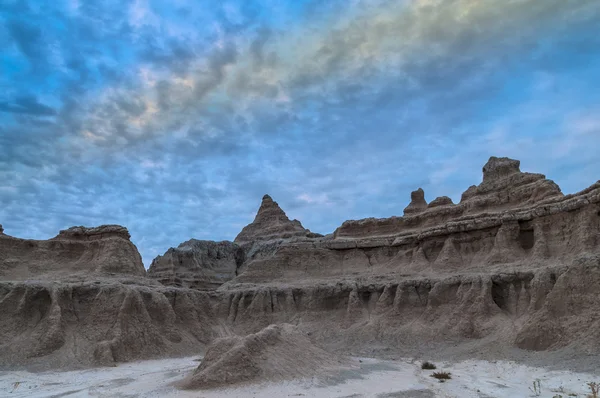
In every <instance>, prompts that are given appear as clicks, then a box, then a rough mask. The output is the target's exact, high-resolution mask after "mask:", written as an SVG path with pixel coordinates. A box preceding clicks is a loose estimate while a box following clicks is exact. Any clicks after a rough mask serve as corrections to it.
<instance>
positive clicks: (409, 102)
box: [0, 0, 600, 263]
mask: <svg viewBox="0 0 600 398" xmlns="http://www.w3.org/2000/svg"><path fill="white" fill-rule="evenodd" d="M32 4H33V3H32ZM60 4H62V3H60ZM60 4H59V3H56V4H54V3H49V4H48V5H47V6H44V7H41V6H38V7H33V6H31V7H29V8H27V9H24V8H22V9H19V10H16V9H14V7H12V6H11V9H10V11H9V12H8V13H7V14H6V16H5V15H2V18H4V19H5V20H7V21H9V20H10V21H9V22H10V23H11V24H13V25H14V26H17V30H16V33H17V36H19V37H20V39H19V40H21V41H22V43H19V42H18V41H17V40H16V39H14V40H13V41H14V43H13V44H12V47H10V46H9V47H10V48H11V49H12V50H11V51H7V52H5V54H7V55H4V54H3V58H2V59H3V66H2V68H3V69H2V70H3V71H6V73H3V74H0V87H2V88H5V87H6V88H7V90H5V92H6V94H5V95H6V97H5V98H4V100H3V101H2V102H1V103H0V181H1V182H0V200H1V201H2V203H3V206H2V207H0V222H1V223H2V224H3V225H4V227H5V229H6V231H7V232H8V233H11V234H14V235H17V236H24V237H35V238H47V237H49V236H53V235H55V234H56V232H57V231H58V230H59V229H62V228H66V227H69V226H71V225H81V224H83V225H98V224H104V223H118V224H123V225H126V226H127V227H128V228H129V229H130V231H131V233H132V237H133V241H134V242H135V243H136V244H137V245H138V247H139V249H140V251H141V252H142V254H143V256H144V261H145V262H146V263H149V262H150V261H151V259H152V258H153V257H154V256H155V255H157V254H161V253H163V252H164V251H165V250H166V249H167V248H168V247H169V246H175V245H177V244H178V243H180V242H181V241H184V240H187V239H189V238H191V237H196V238H202V239H217V240H218V239H232V238H233V237H234V236H235V235H236V234H237V233H238V232H239V230H240V229H241V227H242V226H243V225H245V223H248V222H250V221H252V218H253V216H254V212H255V211H256V209H257V207H258V205H259V201H260V198H261V197H262V195H263V194H265V193H269V194H271V195H272V196H273V197H274V198H275V199H276V200H277V201H278V202H279V203H280V204H281V205H282V207H283V208H284V209H285V210H286V211H287V212H288V215H289V216H290V217H291V218H297V219H299V220H301V221H302V223H303V225H305V226H306V227H307V228H310V229H311V230H314V231H316V232H322V233H328V232H332V231H333V230H334V229H335V227H337V226H338V225H339V224H341V222H343V221H344V220H345V219H348V218H354V219H356V218H363V217H370V216H376V217H387V216H391V215H399V214H402V209H403V208H404V207H405V206H406V205H407V204H408V201H409V194H410V191H411V190H413V189H415V188H417V187H419V186H422V187H423V188H425V191H426V195H427V198H428V199H429V200H431V199H433V198H434V197H435V196H439V195H449V196H451V197H452V198H453V199H455V201H456V200H457V199H459V198H460V193H461V192H462V191H464V190H465V189H466V188H467V187H468V186H469V185H472V184H474V183H478V182H479V181H480V178H481V166H482V165H483V164H484V163H485V161H486V160H487V158H488V157H489V156H490V155H499V156H504V155H506V156H512V157H516V158H520V159H521V160H522V164H523V169H525V170H528V171H539V172H544V173H546V174H548V176H549V177H551V178H554V179H556V180H557V181H558V182H559V183H560V184H561V185H562V186H563V189H564V190H565V191H566V192H572V191H575V190H578V189H581V188H583V187H585V186H586V185H589V184H591V182H592V181H594V180H595V179H597V178H598V176H596V175H595V174H594V173H596V172H597V170H598V169H600V164H598V161H597V160H595V158H596V157H597V156H595V154H596V153H597V152H598V151H599V150H600V142H599V141H598V137H599V135H598V134H597V121H596V118H595V116H594V115H595V114H596V113H597V109H596V107H595V105H594V104H597V103H598V101H599V100H600V98H599V97H598V94H596V93H595V91H594V90H593V88H592V87H591V85H590V84H589V82H590V81H597V79H598V78H600V76H599V74H598V73H599V72H598V71H599V70H600V60H599V59H598V57H597V55H596V54H597V53H598V51H594V50H598V49H600V43H599V42H598V40H597V37H596V36H594V35H595V32H596V31H595V29H594V24H595V23H597V22H599V21H600V17H599V14H598V10H599V9H600V5H598V3H597V2H595V1H586V0H584V1H578V2H564V1H558V0H548V1H534V0H519V1H511V2H497V1H491V0H479V1H473V0H429V1H425V0H421V1H387V0H377V1H375V0H368V1H367V0H359V1H355V2H341V1H338V2H327V4H324V3H323V2H318V1H312V2H308V3H307V4H304V3H302V4H300V2H290V3H285V2H271V1H267V0H265V1H262V0H257V1H255V2H235V1H232V2H228V3H227V5H226V6H224V7H220V6H219V7H212V6H211V7H206V6H202V5H199V4H198V2H194V1H188V0H178V1H176V2H168V3H167V2H161V1H152V2H133V1H132V2H129V1H126V2H117V1H85V2H79V3H78V4H73V3H65V4H63V5H60ZM61 7H62V8H61ZM5 9H6V7H5ZM146 16H150V19H145V18H146ZM23 21H27V22H26V23H25V22H23ZM13 25H10V26H13ZM7 26H9V25H7ZM23 27H25V28H23ZM30 27H39V30H38V31H36V30H35V29H34V30H31V31H29V32H28V31H27V29H29V28H30ZM19 29H21V30H23V29H25V30H23V31H21V32H19ZM13 30H14V29H13ZM13 33H14V32H13ZM12 37H13V36H12V34H11V38H12ZM0 45H1V43H0ZM23 54H24V55H26V56H27V57H29V58H28V59H30V57H31V56H37V57H38V58H39V67H38V70H37V71H36V72H35V73H34V72H33V71H31V70H27V68H22V67H21V66H22V65H23V63H24V62H28V61H23V56H22V55H23ZM27 54H29V55H27ZM48 54H55V55H54V56H53V57H54V58H52V57H50V56H49V55H48ZM46 58H47V59H46ZM60 60H64V62H62V61H61V62H59V61H60ZM23 93H27V96H24V95H23Z"/></svg>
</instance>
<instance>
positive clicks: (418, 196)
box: [404, 188, 427, 215]
mask: <svg viewBox="0 0 600 398" xmlns="http://www.w3.org/2000/svg"><path fill="white" fill-rule="evenodd" d="M426 208H427V201H426V200H425V191H423V189H422V188H419V189H417V190H416V191H412V192H411V194H410V204H409V205H408V206H406V208H405V209H404V214H405V215H406V214H414V213H420V212H422V211H423V210H425V209H426Z"/></svg>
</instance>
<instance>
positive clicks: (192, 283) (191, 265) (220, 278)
mask: <svg viewBox="0 0 600 398" xmlns="http://www.w3.org/2000/svg"><path fill="white" fill-rule="evenodd" d="M244 259H245V253H244V250H243V249H242V248H241V247H240V246H238V245H236V244H235V243H232V242H226V241H224V242H212V241H204V240H195V239H192V240H189V241H187V242H184V243H182V244H180V245H179V246H178V247H177V248H170V249H169V250H167V252H166V253H165V254H164V255H162V256H158V257H156V258H155V259H154V260H153V261H152V264H151V265H150V268H149V269H148V276H149V277H150V278H153V279H156V280H158V281H159V282H160V283H162V284H163V285H167V286H180V287H188V288H195V289H215V288H217V287H219V286H220V285H222V284H223V283H225V282H227V281H229V280H231V279H233V278H234V277H235V276H236V275H237V270H238V268H239V267H240V266H241V265H242V263H243V262H244Z"/></svg>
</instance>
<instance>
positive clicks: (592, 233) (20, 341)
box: [0, 158, 600, 366]
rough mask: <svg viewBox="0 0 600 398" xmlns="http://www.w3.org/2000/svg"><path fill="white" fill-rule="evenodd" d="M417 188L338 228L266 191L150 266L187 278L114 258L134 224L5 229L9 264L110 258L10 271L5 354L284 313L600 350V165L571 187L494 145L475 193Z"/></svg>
mask: <svg viewBox="0 0 600 398" xmlns="http://www.w3.org/2000/svg"><path fill="white" fill-rule="evenodd" d="M421 199H422V200H421ZM413 202H414V206H412V208H414V209H415V210H409V211H408V212H407V214H406V215H405V216H404V217H391V218H388V219H366V220H358V221H347V222H345V223H343V224H342V226H340V227H339V228H338V229H337V230H336V231H335V233H334V234H333V235H328V236H326V237H323V236H317V235H315V234H312V233H310V232H309V231H308V230H306V229H304V228H303V227H302V226H301V225H300V223H299V222H294V221H290V220H289V219H288V218H287V216H285V213H284V212H283V211H282V210H281V209H280V208H279V206H277V204H276V203H275V202H273V201H272V200H271V199H270V198H269V197H265V198H264V199H263V203H262V205H261V208H260V209H259V212H258V213H259V214H257V216H256V219H255V220H254V222H253V223H252V224H250V225H249V226H247V227H246V228H244V230H243V231H242V232H241V233H240V235H238V237H237V238H236V242H235V243H230V242H225V243H223V242H222V243H215V242H202V241H194V240H192V241H189V242H186V243H184V244H182V245H180V247H179V248H177V249H170V250H169V251H167V253H165V255H163V256H159V257H158V258H157V259H156V260H155V262H154V263H153V265H152V267H151V270H150V271H149V275H150V276H152V277H153V278H155V279H157V280H159V281H161V282H162V283H163V284H166V285H175V286H181V287H174V286H167V287H165V286H161V285H160V284H158V282H156V281H155V280H154V279H151V278H142V277H137V279H135V278H134V277H133V276H129V275H136V273H135V272H129V273H128V272H124V273H123V274H122V277H121V278H120V279H119V278H116V276H115V275H117V274H114V273H113V274H112V275H111V272H105V271H106V270H107V269H112V268H111V267H109V266H108V264H121V265H120V266H119V267H120V269H124V270H128V269H130V268H133V269H135V267H132V266H127V264H137V263H136V261H137V260H135V259H136V258H138V256H139V255H138V254H137V250H135V246H133V245H132V244H131V242H129V241H128V237H127V239H125V237H124V235H123V233H122V231H121V232H119V231H118V230H114V231H111V232H109V230H110V229H106V228H104V229H103V228H100V231H103V232H99V231H96V230H94V231H92V230H84V232H81V233H80V232H79V230H73V231H71V232H68V233H64V234H63V233H61V234H59V236H58V237H57V238H56V239H52V240H49V241H25V240H19V239H16V238H11V237H8V236H6V235H0V248H3V250H2V251H0V270H1V271H2V273H0V278H2V279H3V280H7V279H11V278H12V279H19V278H21V279H24V278H27V277H28V276H26V277H23V275H34V276H35V277H36V278H40V279H44V280H46V281H48V280H54V279H52V278H56V275H60V272H58V271H59V268H60V264H61V263H64V266H65V267H66V268H65V269H66V270H67V271H68V272H67V273H69V272H72V271H76V272H79V271H81V270H84V269H85V270H96V271H95V272H93V273H92V272H90V282H89V283H86V284H85V285H82V284H81V283H80V284H67V283H61V284H57V283H54V282H53V283H47V282H35V283H34V282H18V283H16V282H15V283H13V282H2V283H0V313H3V314H9V316H7V317H2V318H1V319H0V342H3V343H4V344H3V345H1V346H0V363H1V364H7V365H6V366H10V364H11V363H12V364H24V365H28V364H32V363H33V364H42V363H45V362H44V360H45V358H48V359H50V360H52V361H54V362H56V361H58V360H59V361H58V362H57V363H61V364H62V363H65V362H67V361H66V360H65V358H72V359H73V361H75V362H77V363H81V364H83V365H84V366H85V365H89V364H92V363H111V361H125V360H132V359H137V358H147V357H152V356H160V355H179V354H180V353H183V352H185V353H186V354H189V353H190V352H197V351H200V350H202V349H203V348H204V347H205V344H207V343H209V342H210V341H211V340H212V339H213V338H215V337H219V336H228V335H231V334H238V335H240V336H242V335H245V334H247V333H257V332H259V331H260V330H261V329H263V328H265V327H267V326H268V325H270V324H272V323H292V324H294V325H296V326H297V328H299V329H300V331H301V332H310V333H311V338H314V339H315V340H316V341H317V342H318V343H319V344H324V345H326V346H327V347H329V348H331V349H336V350H340V351H344V352H347V351H349V350H352V351H354V352H356V351H357V350H360V349H361V348H372V347H374V346H378V347H385V348H388V349H393V350H399V351H401V352H402V353H403V354H404V355H415V354H416V353H420V354H422V353H424V352H433V351H427V350H428V349H429V350H434V348H435V352H440V351H437V350H438V348H439V345H440V344H442V345H443V344H447V346H452V347H453V349H454V350H456V349H457V347H461V343H466V344H465V345H464V346H465V347H467V348H465V349H467V350H468V349H473V347H478V346H477V344H479V343H476V342H481V343H480V344H487V345H488V346H489V347H494V350H500V349H501V348H503V347H504V348H508V347H519V348H523V349H531V350H558V349H566V350H570V351H567V352H568V353H570V355H577V354H578V353H588V354H590V353H591V354H597V353H598V352H600V343H599V342H600V335H599V334H598V330H600V328H599V323H598V322H599V321H598V317H597V316H596V312H597V311H596V309H597V308H598V307H599V306H600V298H599V296H598V288H597V286H598V285H599V284H600V181H599V182H597V183H595V184H593V185H592V186H590V187H589V188H587V189H585V190H583V191H582V192H579V193H577V194H573V195H563V194H562V193H561V192H560V189H559V188H558V187H557V186H556V184H554V183H553V182H552V181H550V180H547V179H546V178H545V177H544V176H543V175H541V174H530V173H522V172H521V171H520V170H519V162H518V161H514V160H511V159H507V158H491V159H490V161H489V162H488V163H487V164H486V165H485V166H484V169H483V182H482V183H481V184H480V185H478V186H473V187H471V188H469V189H468V190H467V191H466V192H465V194H463V198H462V200H461V202H460V203H458V204H452V202H451V201H450V200H449V199H448V198H444V197H441V198H438V199H436V200H434V201H433V202H431V203H430V204H429V205H427V203H426V202H425V200H424V195H421V193H420V192H418V191H417V194H415V197H414V198H413ZM409 207H410V206H409ZM61 235H62V237H61ZM2 245H3V246H2ZM128 245H131V246H132V247H130V246H128ZM126 247H130V249H131V250H133V252H132V253H130V254H129V255H128V256H129V257H128V258H129V260H128V261H125V260H124V256H125V255H126V249H124V248H126ZM92 248H96V249H97V250H98V251H94V250H91V249H92ZM115 248H120V249H119V250H117V249H115ZM75 249H77V250H79V252H78V251H77V250H75ZM111 250H112V251H111ZM127 250H129V249H127ZM239 250H242V251H243V255H242V254H241V253H242V252H240V251H239ZM7 253H8V254H9V255H7ZM27 253H29V254H27ZM75 253H79V254H78V255H75ZM90 253H95V254H94V255H91V254H90ZM19 256H20V257H19ZM42 257H44V258H48V259H51V261H50V262H49V264H50V267H49V269H47V268H42V261H41V258H42ZM11 259H13V260H11ZM15 259H17V260H18V261H16V260H15ZM83 259H90V261H83ZM100 259H102V260H101V261H100ZM107 259H110V260H111V261H107ZM132 259H133V260H132ZM123 264H124V265H123ZM44 265H45V263H44ZM107 267H108V268H107ZM42 269H43V270H44V271H47V272H46V273H44V272H42ZM19 270H20V271H19ZM23 270H26V271H27V272H25V271H23ZM15 275H17V276H18V275H21V277H19V278H16V277H15ZM107 277H110V278H112V279H110V280H107V279H106V278H107ZM125 277H128V278H130V279H131V280H126V279H124V278H125ZM103 278H105V279H103ZM222 282H225V283H223V284H222V285H221V286H219V287H218V288H217V286H218V285H219V283H222ZM188 287H194V289H190V288H188ZM198 289H213V290H209V291H204V292H202V291H198ZM214 289H216V290H214ZM96 320H99V321H96ZM95 322H100V323H101V324H102V325H101V327H99V328H95V327H94V324H95ZM138 339H139V341H140V342H141V343H140V344H137V343H136V341H137V340H138ZM236 341H237V340H236ZM448 343H451V344H448ZM236 344H237V343H236ZM432 347H434V348H432ZM20 352H21V354H20ZM453 352H456V351H453ZM60 361H62V362H60ZM40 366H41V365H40ZM61 366H62V365H61Z"/></svg>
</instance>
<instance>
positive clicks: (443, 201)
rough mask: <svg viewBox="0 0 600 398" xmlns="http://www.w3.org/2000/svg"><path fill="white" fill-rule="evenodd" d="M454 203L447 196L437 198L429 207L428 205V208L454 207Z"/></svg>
mask: <svg viewBox="0 0 600 398" xmlns="http://www.w3.org/2000/svg"><path fill="white" fill-rule="evenodd" d="M453 204H454V203H453V202H452V199H450V198H449V197H447V196H439V197H437V198H435V199H434V200H432V201H431V203H429V205H427V207H429V208H431V207H439V206H448V205H453Z"/></svg>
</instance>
